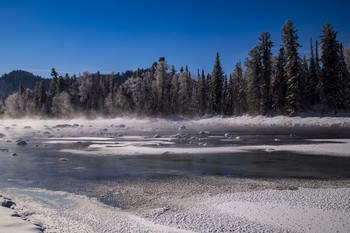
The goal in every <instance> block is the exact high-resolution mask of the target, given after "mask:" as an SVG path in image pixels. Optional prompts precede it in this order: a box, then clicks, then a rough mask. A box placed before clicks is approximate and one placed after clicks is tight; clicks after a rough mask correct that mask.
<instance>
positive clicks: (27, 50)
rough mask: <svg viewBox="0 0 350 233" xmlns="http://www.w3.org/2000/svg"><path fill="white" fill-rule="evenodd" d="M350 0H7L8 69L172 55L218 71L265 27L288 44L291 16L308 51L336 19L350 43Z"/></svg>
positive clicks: (3, 12)
mask: <svg viewBox="0 0 350 233" xmlns="http://www.w3.org/2000/svg"><path fill="white" fill-rule="evenodd" d="M349 9H350V3H349V1H338V0H333V1H306V0H304V1H299V0H296V1H261V0H260V1H254V0H252V1H233V0H232V1H221V0H216V1H206V0H203V1H190V0H187V1H182V0H178V1H172V0H168V1H156V0H154V1H136V0H128V1H105V0H99V1H89V0H85V1H74V0H70V1H65V0H61V1H53V0H52V1H49V0H47V1H30V0H28V1H23V0H22V1H17V0H9V1H6V0H2V1H0V75H2V74H4V73H8V72H10V71H12V70H14V69H23V70H28V71H30V72H33V73H34V74H37V75H41V76H44V77H49V76H50V70H51V68H52V67H55V68H56V70H57V71H58V73H59V74H62V75H64V74H65V73H69V74H70V75H73V74H79V73H82V72H84V71H89V72H96V71H100V72H102V73H111V72H112V71H115V72H122V71H125V70H126V69H136V68H137V67H141V68H147V67H150V66H151V65H152V63H153V62H154V61H158V58H159V57H161V56H164V57H165V58H166V60H167V61H168V63H169V64H171V65H175V67H176V69H177V70H179V69H180V67H181V66H186V65H188V67H189V69H190V71H192V72H196V70H197V69H198V68H199V69H202V68H203V69H204V70H205V72H206V73H208V72H212V68H213V64H214V60H215V55H216V52H217V51H218V52H219V53H220V57H221V63H222V66H223V69H224V71H225V72H226V73H230V72H232V71H233V69H234V65H235V63H236V62H238V61H242V62H243V61H244V60H245V58H246V57H247V56H248V52H249V50H251V49H252V48H253V47H254V46H255V45H256V44H257V43H258V40H257V37H258V36H259V34H260V33H261V32H263V31H268V32H270V33H271V34H272V40H273V42H274V45H275V47H274V49H273V52H277V51H278V49H279V47H280V45H281V41H280V36H281V33H280V31H281V28H282V26H283V24H284V23H285V21H286V20H288V19H290V20H292V21H293V22H294V24H295V26H296V27H297V29H298V35H299V43H300V44H302V46H303V47H302V48H300V49H299V53H300V55H301V56H303V55H304V54H305V55H306V56H308V53H309V38H310V37H313V38H314V39H319V36H320V35H321V32H320V30H321V28H322V26H323V25H324V23H325V22H327V21H328V22H330V23H331V24H332V25H333V26H334V28H335V29H336V30H338V31H339V34H338V39H339V40H340V41H341V42H343V44H344V45H345V46H349V45H350V23H349V22H350V13H349Z"/></svg>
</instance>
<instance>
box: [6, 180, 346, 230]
mask: <svg viewBox="0 0 350 233" xmlns="http://www.w3.org/2000/svg"><path fill="white" fill-rule="evenodd" d="M111 184H112V183H108V184H107V183H106V184H105V185H106V186H104V187H102V186H101V187H98V188H99V189H101V199H98V198H88V197H86V196H82V195H76V194H72V193H67V192H58V191H49V190H43V189H18V188H8V189H3V190H1V189H0V192H2V193H6V195H10V196H11V197H13V198H14V199H13V200H15V201H16V202H17V205H16V211H17V212H18V213H19V214H20V215H22V216H25V217H26V218H27V219H29V221H32V222H34V223H38V224H40V225H42V226H43V227H44V228H45V232H131V231H132V232H214V231H222V232H231V231H234V232H247V231H248V232H252V231H253V232H265V231H267V232H349V230H350V214H349V213H350V209H349V208H350V207H349V206H350V183H349V181H305V180H254V179H229V178H210V177H208V178H200V177H198V178H195V177H194V178H190V179H177V178H176V179H170V180H152V181H150V180H140V181H135V182H131V183H129V184H127V183H124V184H116V183H114V186H111ZM321 187H324V188H321ZM171 188H172V189H171ZM121 193H123V195H124V196H123V197H122V199H121V202H123V203H124V204H125V206H124V208H122V209H121V208H115V207H111V206H107V205H105V204H103V203H101V202H100V200H102V199H103V198H108V195H121ZM11 213H12V212H11ZM1 216H2V217H1V218H2V219H1V220H4V221H1V222H3V223H4V222H5V221H7V219H8V216H4V215H1ZM18 219H19V218H18ZM19 221H23V222H24V220H20V219H19ZM15 224H16V227H15V228H3V229H17V230H19V229H21V228H17V226H18V227H21V226H22V224H20V225H17V223H15ZM23 224H24V223H23ZM4 226H6V224H2V227H4ZM0 229H1V228H0ZM28 232H32V231H28Z"/></svg>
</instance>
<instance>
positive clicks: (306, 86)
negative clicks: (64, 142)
mask: <svg viewBox="0 0 350 233" xmlns="http://www.w3.org/2000/svg"><path fill="white" fill-rule="evenodd" d="M321 33H322V34H321V36H320V39H319V41H318V40H315V41H313V40H312V39H311V38H310V57H309V58H308V59H306V57H305V56H304V57H303V58H301V57H300V55H299V53H298V48H299V47H300V44H299V43H298V35H297V29H296V28H295V26H294V24H293V22H291V21H290V20H288V21H287V22H286V23H285V24H284V26H283V27H282V30H281V34H282V35H281V41H282V46H281V47H280V48H279V53H278V54H275V55H273V54H272V47H273V46H274V43H273V42H272V41H271V35H270V33H269V32H262V33H261V34H260V36H259V37H258V44H257V45H256V46H255V47H254V48H253V49H252V50H251V51H250V52H249V54H248V58H246V60H245V61H244V63H243V64H242V63H241V62H238V63H236V65H235V66H234V67H233V69H232V70H233V73H230V74H225V73H224V72H223V70H222V67H221V64H220V57H219V53H217V55H216V58H215V64H214V67H213V71H212V73H210V74H205V72H204V70H201V71H199V70H198V71H197V74H193V73H191V72H189V70H188V67H187V66H186V67H185V68H183V67H181V68H180V70H179V71H177V70H176V68H175V67H174V66H171V65H170V64H168V63H167V61H166V59H165V58H164V57H161V58H159V60H158V62H154V63H153V64H152V66H151V67H150V68H147V69H137V70H136V71H133V72H131V73H130V78H128V79H123V80H119V79H118V78H120V76H118V75H115V74H114V73H112V74H100V73H99V72H97V73H94V74H92V73H89V72H84V73H83V74H82V75H79V76H78V77H77V76H76V75H73V76H69V74H65V76H59V75H58V73H57V72H56V70H55V69H54V68H52V71H51V76H52V78H51V80H50V84H49V87H48V88H46V87H45V86H47V85H45V84H44V82H43V81H39V82H37V83H36V84H35V86H34V88H32V89H30V88H24V87H23V85H22V83H21V82H20V83H19V88H18V91H17V92H15V93H13V94H10V95H7V96H3V97H2V99H1V102H0V115H1V116H6V117H12V118H20V117H24V116H39V117H58V118H67V117H72V116H79V115H84V116H89V115H98V116H108V117H113V116H117V115H126V114H136V115H139V116H168V115H173V114H175V115H186V116H204V115H225V116H239V115H243V114H249V115H252V116H256V115H288V116H291V117H293V116H298V115H300V114H302V113H320V114H338V113H347V112H349V111H350V75H349V74H350V48H344V47H343V45H342V43H340V42H339V41H338V40H337V33H338V32H337V31H335V29H334V28H333V26H332V25H331V24H329V23H326V24H325V25H324V26H323V27H322V30H321Z"/></svg>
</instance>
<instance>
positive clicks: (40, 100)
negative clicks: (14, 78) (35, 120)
mask: <svg viewBox="0 0 350 233" xmlns="http://www.w3.org/2000/svg"><path fill="white" fill-rule="evenodd" d="M33 92H34V108H35V111H36V112H37V113H40V112H41V113H43V114H46V112H45V110H46V109H45V103H46V98H47V97H46V90H45V86H44V82H43V81H40V82H38V83H36V85H35V87H34V90H33Z"/></svg>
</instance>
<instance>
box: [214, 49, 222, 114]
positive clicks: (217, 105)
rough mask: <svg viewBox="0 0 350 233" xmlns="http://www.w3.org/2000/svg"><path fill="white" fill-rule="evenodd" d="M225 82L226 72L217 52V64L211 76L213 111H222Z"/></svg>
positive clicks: (217, 112)
mask: <svg viewBox="0 0 350 233" xmlns="http://www.w3.org/2000/svg"><path fill="white" fill-rule="evenodd" d="M223 82H224V73H223V71H222V68H221V64H220V57H219V53H218V52H217V53H216V58H215V64H214V68H213V73H212V76H211V87H212V89H213V92H212V94H213V96H212V98H211V101H212V106H211V107H212V111H213V112H214V113H216V114H221V113H222V90H223Z"/></svg>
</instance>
